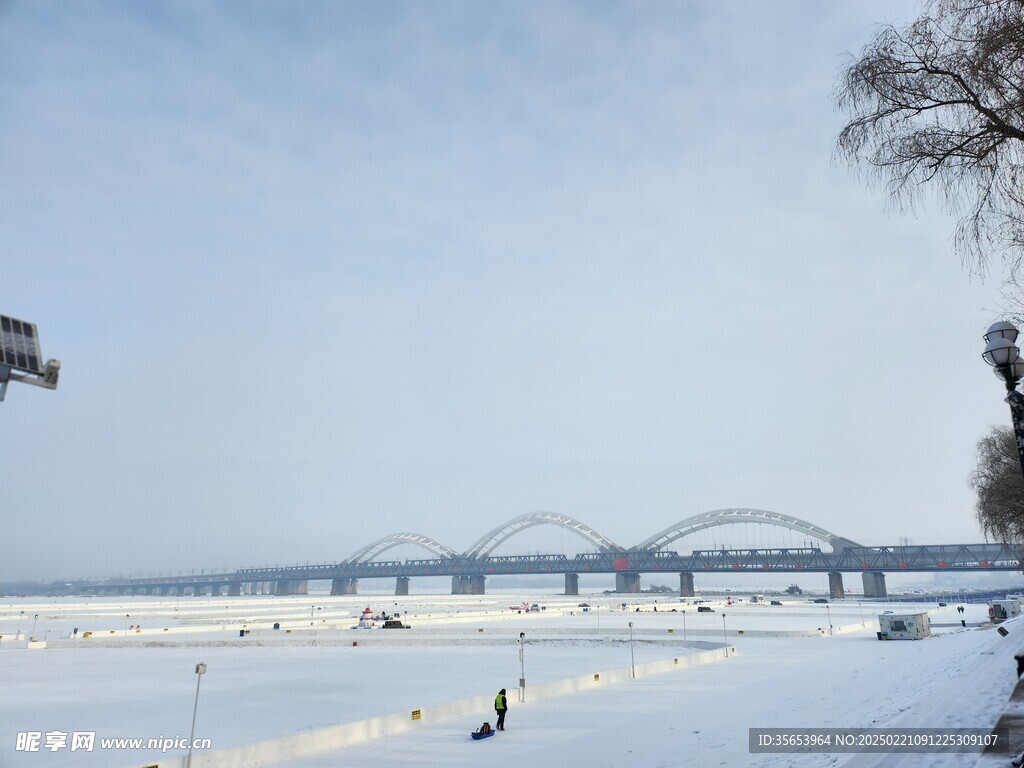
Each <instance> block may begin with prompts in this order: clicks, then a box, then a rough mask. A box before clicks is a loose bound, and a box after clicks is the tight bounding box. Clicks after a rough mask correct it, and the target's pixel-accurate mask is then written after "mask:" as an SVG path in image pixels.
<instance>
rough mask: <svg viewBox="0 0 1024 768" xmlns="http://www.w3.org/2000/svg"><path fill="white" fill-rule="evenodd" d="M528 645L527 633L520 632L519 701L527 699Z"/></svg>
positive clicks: (521, 702) (522, 701)
mask: <svg viewBox="0 0 1024 768" xmlns="http://www.w3.org/2000/svg"><path fill="white" fill-rule="evenodd" d="M525 647H526V633H525V632H520V633H519V703H520V704H523V703H524V702H525V701H526V660H525V654H524V653H523V651H524V649H525Z"/></svg>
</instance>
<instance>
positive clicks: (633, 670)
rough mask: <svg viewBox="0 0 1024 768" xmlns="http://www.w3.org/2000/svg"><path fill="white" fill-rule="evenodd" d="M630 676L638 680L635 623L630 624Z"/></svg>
mask: <svg viewBox="0 0 1024 768" xmlns="http://www.w3.org/2000/svg"><path fill="white" fill-rule="evenodd" d="M629 676H630V677H632V678H636V659H635V657H634V656H633V622H632V621H631V622H629Z"/></svg>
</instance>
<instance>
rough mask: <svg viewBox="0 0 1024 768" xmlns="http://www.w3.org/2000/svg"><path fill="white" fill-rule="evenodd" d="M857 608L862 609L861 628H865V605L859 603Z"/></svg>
mask: <svg viewBox="0 0 1024 768" xmlns="http://www.w3.org/2000/svg"><path fill="white" fill-rule="evenodd" d="M857 607H858V608H860V626H861V628H863V627H864V603H861V602H858V603H857Z"/></svg>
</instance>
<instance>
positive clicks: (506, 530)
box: [463, 512, 621, 558]
mask: <svg viewBox="0 0 1024 768" xmlns="http://www.w3.org/2000/svg"><path fill="white" fill-rule="evenodd" d="M535 525H558V526H561V527H562V528H566V529H568V530H570V531H572V532H573V533H575V534H577V535H579V536H580V537H582V538H584V539H586V540H587V541H588V542H590V543H591V544H593V545H594V546H595V547H597V548H598V550H599V551H602V552H607V551H610V550H619V549H621V547H620V546H619V545H618V544H616V543H615V542H614V541H612V540H611V539H609V538H608V537H607V536H602V535H601V534H600V533H598V532H597V531H595V530H594V529H593V528H591V527H590V526H589V525H587V524H586V523H583V522H581V521H579V520H577V519H575V518H573V517H569V516H568V515H559V514H557V513H555V512H528V513H526V514H525V515H519V517H513V518H512V519H511V520H509V521H508V522H506V523H503V524H501V525H499V526H498V527H497V528H494V529H492V530H490V531H488V532H487V533H485V534H484V535H483V536H481V537H480V538H479V539H478V540H477V542H476V543H475V544H473V545H472V546H471V547H470V548H469V549H467V550H466V551H465V552H464V553H463V556H464V557H473V558H476V557H486V556H488V555H490V554H491V552H493V551H494V549H495V547H497V546H498V545H499V544H501V543H502V542H504V541H505V540H506V539H508V538H509V537H510V536H514V535H515V534H517V533H519V532H520V531H522V530H525V529H526V528H532V527H533V526H535Z"/></svg>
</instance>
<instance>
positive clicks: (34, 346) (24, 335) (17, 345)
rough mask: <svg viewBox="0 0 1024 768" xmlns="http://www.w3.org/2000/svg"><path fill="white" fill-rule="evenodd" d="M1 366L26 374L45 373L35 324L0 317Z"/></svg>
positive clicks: (4, 316) (3, 316) (5, 316)
mask: <svg viewBox="0 0 1024 768" xmlns="http://www.w3.org/2000/svg"><path fill="white" fill-rule="evenodd" d="M0 365H6V366H9V367H10V368H13V369H15V370H18V371H24V372H26V373H35V374H42V373H43V356H42V355H41V354H40V352H39V333H38V332H37V331H36V326H35V324H34V323H26V322H24V321H22V320H16V319H15V318H13V317H8V316H7V315H0Z"/></svg>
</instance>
